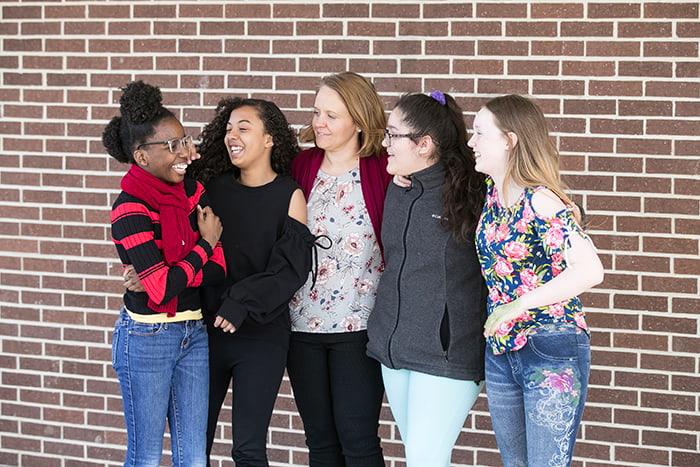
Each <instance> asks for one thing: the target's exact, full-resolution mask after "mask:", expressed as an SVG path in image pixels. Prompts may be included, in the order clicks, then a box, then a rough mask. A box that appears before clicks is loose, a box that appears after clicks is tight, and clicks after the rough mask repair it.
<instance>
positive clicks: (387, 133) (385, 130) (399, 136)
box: [384, 128, 425, 146]
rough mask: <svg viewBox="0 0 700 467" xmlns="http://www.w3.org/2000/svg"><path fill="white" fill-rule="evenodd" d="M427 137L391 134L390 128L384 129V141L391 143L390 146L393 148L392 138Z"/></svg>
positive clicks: (413, 134)
mask: <svg viewBox="0 0 700 467" xmlns="http://www.w3.org/2000/svg"><path fill="white" fill-rule="evenodd" d="M423 136H425V135H420V134H417V133H404V134H401V135H399V134H395V133H389V129H388V128H384V139H385V140H387V141H389V146H391V138H421V137H423Z"/></svg>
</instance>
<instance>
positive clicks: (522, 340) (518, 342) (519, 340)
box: [513, 331, 527, 350]
mask: <svg viewBox="0 0 700 467" xmlns="http://www.w3.org/2000/svg"><path fill="white" fill-rule="evenodd" d="M514 343H515V347H514V348H513V350H518V349H522V348H523V347H525V344H527V336H526V335H525V332H524V331H523V332H519V333H518V334H517V335H516V336H515V342H514Z"/></svg>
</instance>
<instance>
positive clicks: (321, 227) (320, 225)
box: [311, 220, 328, 236]
mask: <svg viewBox="0 0 700 467" xmlns="http://www.w3.org/2000/svg"><path fill="white" fill-rule="evenodd" d="M311 233H313V234H314V235H316V236H319V235H328V229H326V225H325V223H324V222H321V221H319V220H317V221H316V222H315V223H314V228H313V230H312V232H311Z"/></svg>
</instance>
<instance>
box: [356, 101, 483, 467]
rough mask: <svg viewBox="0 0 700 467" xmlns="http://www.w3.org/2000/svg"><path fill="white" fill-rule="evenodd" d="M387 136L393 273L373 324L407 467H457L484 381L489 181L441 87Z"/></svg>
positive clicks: (399, 113)
mask: <svg viewBox="0 0 700 467" xmlns="http://www.w3.org/2000/svg"><path fill="white" fill-rule="evenodd" d="M387 126H388V128H387V129H386V131H385V133H386V134H385V139H384V143H383V144H384V146H386V148H387V152H388V154H389V159H388V166H387V171H388V172H389V173H390V174H394V175H400V176H403V177H408V179H409V180H410V185H408V186H406V187H399V186H397V185H394V184H391V185H390V187H389V189H388V191H387V197H386V201H385V203H384V220H383V223H382V241H383V244H384V257H385V261H386V269H385V271H384V275H383V276H382V281H381V282H380V284H379V290H378V293H377V301H376V303H375V308H374V312H373V313H372V314H371V315H370V319H369V323H368V335H369V343H368V354H369V355H370V356H371V357H373V358H375V359H377V360H378V361H379V362H380V363H381V364H382V376H383V378H384V387H385V390H386V395H387V399H388V400H389V405H390V407H391V411H392V413H393V415H394V419H395V420H396V423H397V425H398V428H399V432H400V433H401V439H402V440H403V443H404V447H405V451H406V462H407V466H408V467H424V466H427V465H430V466H436V467H442V466H445V467H449V464H450V458H451V454H452V448H453V446H454V443H455V441H456V440H457V437H458V435H459V432H460V431H461V429H462V426H463V425H464V421H465V419H466V417H467V415H468V413H469V410H470V409H471V407H472V405H473V403H474V401H475V400H476V398H477V396H478V394H479V392H480V390H481V387H482V385H483V379H484V347H485V343H484V338H483V335H482V333H483V324H484V321H485V320H486V288H485V285H484V281H483V279H482V277H481V272H480V269H479V263H478V260H477V257H476V249H475V246H474V229H475V225H476V223H477V220H478V216H479V214H480V213H481V207H482V205H483V201H484V178H483V176H482V175H480V174H478V173H477V172H476V171H475V170H474V159H473V157H472V153H471V150H470V149H469V148H468V146H467V135H466V129H465V125H464V120H463V118H462V110H461V109H460V108H459V106H458V105H457V104H456V103H455V101H454V99H453V98H452V97H451V96H449V95H445V94H443V93H441V92H439V91H435V92H433V93H432V94H431V95H430V96H427V95H425V94H410V95H406V96H403V97H402V98H401V99H400V100H399V101H398V102H397V104H396V106H395V108H394V110H393V111H392V113H391V115H390V117H389V120H388V125H387Z"/></svg>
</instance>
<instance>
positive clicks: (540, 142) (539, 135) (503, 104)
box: [484, 94, 579, 217]
mask: <svg viewBox="0 0 700 467" xmlns="http://www.w3.org/2000/svg"><path fill="white" fill-rule="evenodd" d="M484 107H486V108H487V109H488V110H489V111H490V112H491V113H492V114H493V116H494V121H495V123H496V126H497V127H498V128H499V129H500V130H501V131H502V132H503V133H504V134H508V133H511V132H512V133H515V134H516V135H517V136H518V142H517V144H516V145H515V147H513V149H512V150H511V151H510V155H509V157H508V162H507V163H506V174H505V180H504V183H508V182H509V181H511V180H512V181H513V182H515V183H516V184H518V185H520V186H524V187H529V188H532V187H536V186H545V187H547V188H548V189H550V190H551V191H552V192H554V193H555V194H556V195H557V196H558V197H559V198H560V199H561V200H562V201H563V202H564V204H566V205H567V206H571V207H574V210H575V212H576V211H577V209H576V208H575V206H576V205H575V203H574V202H573V201H572V200H571V198H569V196H568V195H567V194H566V192H565V190H566V189H567V187H566V185H565V184H564V183H563V182H562V181H561V176H560V173H559V158H560V157H559V151H558V150H557V147H556V145H555V144H554V141H553V140H552V138H551V136H550V135H549V126H548V124H547V119H546V118H545V116H544V113H542V110H541V109H540V107H539V106H538V105H537V104H536V103H535V102H534V101H532V100H531V99H528V98H526V97H523V96H519V95H517V94H509V95H505V96H499V97H496V98H494V99H491V100H490V101H488V102H487V103H486V105H485V106H484ZM577 217H579V215H578V214H577Z"/></svg>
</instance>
